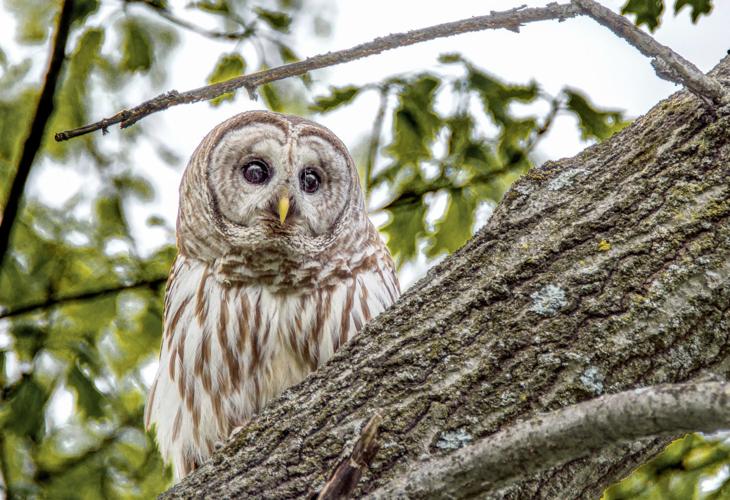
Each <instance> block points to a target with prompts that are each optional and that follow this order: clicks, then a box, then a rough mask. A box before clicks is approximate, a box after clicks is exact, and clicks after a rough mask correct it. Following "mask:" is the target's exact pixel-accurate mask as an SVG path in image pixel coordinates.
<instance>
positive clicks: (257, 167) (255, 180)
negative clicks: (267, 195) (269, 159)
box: [243, 160, 271, 184]
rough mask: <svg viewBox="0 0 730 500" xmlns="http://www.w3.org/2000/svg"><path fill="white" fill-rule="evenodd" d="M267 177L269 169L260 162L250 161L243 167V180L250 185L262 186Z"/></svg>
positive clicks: (269, 174) (269, 175)
mask: <svg viewBox="0 0 730 500" xmlns="http://www.w3.org/2000/svg"><path fill="white" fill-rule="evenodd" d="M269 177H271V173H270V172H269V167H268V165H266V163H264V162H263V161H261V160H252V161H250V162H248V163H246V164H245V165H244V166H243V178H244V179H246V181H248V182H250V183H251V184H263V183H264V182H266V181H268V180H269Z"/></svg>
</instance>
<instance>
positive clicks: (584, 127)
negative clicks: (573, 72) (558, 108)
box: [563, 88, 626, 141]
mask: <svg viewBox="0 0 730 500" xmlns="http://www.w3.org/2000/svg"><path fill="white" fill-rule="evenodd" d="M563 92H564V93H565V95H566V96H567V98H568V99H567V102H566V106H567V108H568V111H570V112H572V113H574V114H575V116H576V117H577V118H578V126H579V127H580V131H581V138H582V139H584V140H587V139H598V140H599V141H601V140H604V139H607V138H608V137H610V136H611V135H613V134H614V133H615V132H617V131H619V130H621V129H622V128H623V127H625V126H626V123H625V122H624V120H623V114H622V113H621V112H620V111H617V110H600V109H596V108H595V107H594V106H593V104H591V102H590V101H589V100H588V98H587V97H586V96H585V95H584V94H582V93H581V92H579V91H577V90H572V89H568V88H566V89H564V90H563Z"/></svg>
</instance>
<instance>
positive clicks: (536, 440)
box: [374, 382, 730, 498]
mask: <svg viewBox="0 0 730 500" xmlns="http://www.w3.org/2000/svg"><path fill="white" fill-rule="evenodd" d="M728 426H730V384H727V383H719V382H703V383H695V384H676V385H659V386H653V387H647V388H643V389H636V390H633V391H626V392H621V393H618V394H613V395H610V396H603V397H600V398H597V399H593V400H590V401H587V402H585V403H579V404H577V405H574V406H569V407H566V408H562V409H560V410H557V411H554V412H552V413H548V414H542V415H539V416H536V417H534V418H532V419H530V420H527V421H525V422H521V423H518V424H516V425H514V426H512V427H509V428H506V429H504V430H502V431H500V432H497V433H496V434H493V435H491V436H488V437H486V438H484V439H482V440H481V441H478V442H476V443H475V444H472V445H470V446H467V447H465V448H462V449H461V450H459V451H456V452H454V453H452V454H450V455H447V456H445V457H443V458H439V459H435V460H432V461H430V462H428V463H426V464H418V468H416V469H414V470H412V471H411V472H410V473H407V474H405V475H404V476H402V477H401V478H400V479H398V480H395V481H393V482H392V483H390V484H388V485H387V486H386V487H384V488H383V489H381V490H379V491H377V492H375V495H374V497H376V498H393V497H409V498H411V497H413V498H425V497H428V498H433V497H437V498H463V497H468V496H471V495H472V494H474V495H476V494H478V493H479V492H480V491H486V490H489V491H494V490H496V489H497V488H499V487H500V486H503V485H505V484H507V483H508V482H509V481H510V479H512V478H515V477H517V476H522V477H526V476H529V475H530V474H532V473H535V472H538V471H541V470H546V469H549V468H550V467H552V466H555V465H558V464H560V463H564V462H566V461H568V460H575V459H578V458H581V457H585V456H587V455H588V454H590V453H592V452H595V451H597V450H600V449H602V448H604V447H606V446H610V445H613V444H616V443H622V442H627V441H635V440H637V439H640V438H645V437H652V436H672V435H678V434H683V433H686V432H693V431H703V432H712V431H716V430H719V429H726V428H728Z"/></svg>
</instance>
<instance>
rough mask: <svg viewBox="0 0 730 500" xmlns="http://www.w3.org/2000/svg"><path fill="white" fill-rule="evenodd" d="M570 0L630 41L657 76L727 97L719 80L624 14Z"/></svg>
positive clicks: (721, 100) (711, 97)
mask: <svg viewBox="0 0 730 500" xmlns="http://www.w3.org/2000/svg"><path fill="white" fill-rule="evenodd" d="M572 1H573V3H574V4H576V5H578V6H580V9H581V10H582V11H583V13H584V14H586V15H588V16H590V17H592V18H593V19H594V20H596V22H598V23H599V24H602V25H603V26H605V27H606V28H608V29H610V30H611V31H613V32H614V33H615V34H616V35H617V36H619V37H621V38H623V39H624V40H626V41H627V42H629V43H630V44H631V45H633V46H634V47H636V48H637V49H638V50H639V52H641V53H642V54H644V55H645V56H646V57H649V58H651V60H652V61H651V65H652V66H653V67H654V70H655V71H656V74H657V76H659V78H663V79H664V80H668V81H670V82H672V83H677V84H680V85H684V86H685V87H687V89H688V90H689V91H690V92H692V93H693V94H695V95H697V96H698V97H700V98H701V99H703V100H705V101H706V102H707V101H709V102H712V103H714V104H718V105H722V104H726V103H728V101H729V100H730V98H729V97H728V93H727V92H726V91H725V89H724V88H723V86H722V85H721V84H720V82H718V81H717V80H715V79H714V78H711V77H709V76H707V75H705V74H704V73H702V72H701V71H700V70H699V68H697V66H695V65H694V64H692V63H691V62H689V61H688V60H687V59H685V58H684V57H682V56H680V55H679V54H677V53H676V52H674V51H673V50H672V49H670V48H669V47H667V46H666V45H662V44H661V43H659V42H657V41H656V40H655V39H654V38H652V37H651V36H650V35H649V34H647V33H645V32H644V31H642V30H640V29H639V28H638V27H636V26H635V25H634V24H632V23H631V22H630V21H629V20H628V19H626V18H625V17H623V16H621V15H619V14H616V13H614V12H613V11H612V10H611V9H608V8H606V7H604V6H603V5H601V4H599V3H598V2H596V1H594V0H572Z"/></svg>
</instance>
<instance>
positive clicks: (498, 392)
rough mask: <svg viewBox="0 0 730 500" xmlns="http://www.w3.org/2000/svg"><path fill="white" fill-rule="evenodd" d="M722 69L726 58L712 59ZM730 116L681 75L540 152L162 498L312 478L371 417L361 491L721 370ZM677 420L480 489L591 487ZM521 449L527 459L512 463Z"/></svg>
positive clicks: (642, 456) (729, 223)
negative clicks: (655, 94) (654, 98)
mask: <svg viewBox="0 0 730 500" xmlns="http://www.w3.org/2000/svg"><path fill="white" fill-rule="evenodd" d="M714 74H715V76H717V77H718V78H720V79H728V78H729V77H730V57H728V58H725V60H724V61H723V62H722V63H721V64H720V65H719V66H718V68H716V70H715V71H714ZM729 131H730V116H728V114H727V110H718V109H716V110H715V112H709V111H708V108H706V107H703V105H702V103H701V101H700V100H699V99H698V98H697V97H695V96H692V95H690V94H688V93H687V92H685V91H682V92H678V93H676V94H675V95H673V96H671V97H670V98H668V99H667V100H665V101H662V102H661V103H659V104H658V105H657V106H655V107H654V108H653V109H652V110H651V111H650V112H649V113H648V114H647V115H645V116H644V117H641V118H639V119H637V120H636V121H635V122H634V123H633V124H632V125H631V126H630V127H628V128H626V129H625V130H623V131H622V132H620V133H619V134H617V135H616V136H614V137H613V138H611V139H610V140H607V141H605V142H603V143H601V144H598V145H596V146H593V147H590V148H588V149H586V150H585V151H584V152H582V153H581V154H579V155H577V156H576V157H574V158H570V159H564V160H560V161H558V162H548V163H546V164H545V165H543V166H541V167H539V168H535V169H533V170H532V171H531V172H529V173H528V174H527V175H526V176H524V177H523V178H522V179H520V180H519V181H518V182H516V183H515V185H514V186H513V187H512V189H511V190H510V191H509V192H508V193H507V195H506V196H505V198H504V200H503V201H502V203H501V204H500V205H499V206H498V207H497V209H496V210H495V212H494V215H493V216H492V218H491V219H490V221H489V222H488V224H487V225H486V227H485V228H483V229H482V230H481V231H479V233H478V234H477V235H476V236H475V237H474V238H473V239H472V240H471V241H470V242H469V243H468V244H467V245H466V246H465V247H464V248H462V249H461V250H460V251H458V252H457V253H455V254H454V255H452V256H451V257H449V258H447V259H446V260H444V261H443V263H442V264H440V265H439V266H437V267H436V268H434V269H432V270H431V271H430V272H429V273H428V275H427V276H426V277H425V278H424V279H422V280H421V281H420V282H419V283H418V284H417V285H415V286H414V287H412V288H411V289H410V290H409V291H408V292H407V293H406V294H405V295H404V296H403V297H402V299H401V300H400V301H399V302H398V303H397V304H396V305H395V306H394V307H392V308H391V309H390V310H388V311H386V312H385V313H384V314H383V315H382V316H380V318H379V319H378V320H376V321H375V322H373V323H372V324H371V325H368V327H367V328H366V329H365V330H364V332H363V333H362V334H361V335H360V336H359V337H358V338H357V339H355V340H354V341H353V342H352V343H351V344H350V345H348V346H347V348H345V349H343V350H342V351H340V352H339V353H338V354H337V355H336V356H335V358H334V359H333V360H332V361H331V362H330V363H328V364H327V365H326V366H324V367H322V368H321V369H320V370H319V371H318V372H316V373H315V374H313V375H312V376H311V377H309V378H308V379H306V380H305V381H304V382H303V383H301V384H300V385H298V386H296V387H294V388H292V389H291V390H289V391H287V392H286V393H285V394H284V395H283V396H282V397H281V398H280V399H279V400H278V401H276V402H275V403H273V404H272V405H271V406H270V407H269V408H268V409H266V410H265V411H264V413H262V414H261V415H259V416H258V417H257V418H255V419H254V420H253V421H251V422H250V424H249V425H248V426H247V427H246V428H245V430H244V431H242V432H241V433H240V434H239V435H238V436H237V437H236V438H235V439H234V440H233V442H231V443H229V444H228V445H227V446H226V447H225V448H224V449H223V450H221V451H220V452H219V453H217V454H216V455H215V456H214V457H213V458H212V459H211V460H210V461H209V462H208V463H206V464H205V465H204V466H203V467H202V468H200V469H199V470H198V471H196V472H195V473H194V474H192V475H191V476H189V477H188V478H186V479H185V480H184V481H183V482H181V483H180V484H178V485H176V486H175V487H173V488H172V489H171V490H170V491H168V492H167V493H166V495H165V496H167V497H190V496H192V497H200V496H209V497H213V498H224V497H238V496H245V495H250V496H264V497H292V496H305V495H308V494H312V493H313V492H316V491H317V490H319V489H320V488H321V487H322V486H323V484H324V483H325V482H326V481H327V479H328V476H329V474H330V471H331V470H332V469H333V468H334V467H336V466H337V464H338V463H340V462H341V460H342V458H343V457H345V456H347V454H348V453H349V452H350V451H351V448H352V444H353V443H354V441H355V440H356V439H357V437H358V436H359V431H360V428H361V426H362V425H364V423H365V422H367V421H368V419H369V418H370V417H371V416H372V415H373V414H374V413H375V412H376V411H377V412H379V413H380V414H381V415H382V417H383V420H382V424H381V425H380V430H379V436H380V437H379V440H380V449H379V451H378V453H377V455H376V456H375V459H374V460H373V462H372V464H371V466H370V469H369V470H368V471H366V472H365V474H364V475H363V477H362V479H361V481H360V483H359V486H358V489H357V490H356V491H355V494H356V495H365V494H368V493H372V492H375V491H376V490H377V489H378V488H380V487H383V486H384V485H386V484H388V483H389V481H390V480H392V479H394V478H397V477H399V476H401V475H402V474H404V472H405V471H406V470H409V469H411V468H413V467H417V466H418V464H419V463H420V462H421V461H423V460H426V459H429V458H432V457H434V456H443V455H446V454H448V453H450V452H452V451H453V450H454V449H456V448H459V447H460V446H463V445H464V444H466V443H470V442H473V441H475V440H477V439H479V438H482V437H485V436H489V435H490V434H493V433H495V432H496V431H498V430H499V429H503V428H506V427H508V426H510V425H512V424H514V423H515V422H517V421H519V420H521V419H524V418H528V417H531V416H534V415H536V414H539V413H541V412H545V411H550V410H555V409H557V408H561V407H565V406H567V405H571V404H574V403H576V402H579V401H583V400H588V399H591V398H594V397H596V396H597V395H600V394H604V393H614V392H618V391H622V390H626V389H630V388H634V387H642V386H647V385H654V384H660V383H671V382H681V381H688V380H698V379H703V378H707V377H708V374H710V375H711V377H710V378H712V376H715V377H722V378H724V377H725V376H726V375H727V373H728V372H729V371H730V343H729V342H728V337H729V335H730V185H729V183H730V134H729ZM667 439H668V438H666V437H665V438H661V439H646V440H642V441H640V442H633V443H629V444H626V445H616V446H613V447H610V448H608V449H605V450H603V451H601V452H600V453H597V454H595V455H593V456H588V457H583V458H579V459H576V460H573V461H570V462H568V463H564V464H562V465H560V466H557V467H553V468H551V469H549V470H547V471H544V472H542V473H539V474H537V475H533V476H529V477H522V478H521V479H520V480H519V481H518V482H516V483H513V484H512V485H511V486H509V487H507V488H503V489H501V490H499V491H483V492H481V495H483V496H494V497H502V498H533V497H534V498H589V497H594V498H596V497H598V496H599V495H600V493H601V491H602V490H603V489H604V488H605V487H606V486H607V485H609V484H610V483H612V482H614V481H616V480H618V479H620V478H621V477H623V476H625V475H626V474H627V473H629V472H630V471H631V470H632V469H633V468H634V467H635V466H637V465H638V464H640V463H641V462H643V461H645V460H647V459H648V458H650V457H651V456H653V455H655V454H656V453H657V452H658V451H660V450H661V449H662V447H663V446H664V445H665V444H666V442H667ZM516 466H519V464H516Z"/></svg>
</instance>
